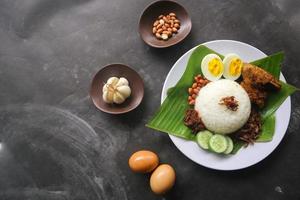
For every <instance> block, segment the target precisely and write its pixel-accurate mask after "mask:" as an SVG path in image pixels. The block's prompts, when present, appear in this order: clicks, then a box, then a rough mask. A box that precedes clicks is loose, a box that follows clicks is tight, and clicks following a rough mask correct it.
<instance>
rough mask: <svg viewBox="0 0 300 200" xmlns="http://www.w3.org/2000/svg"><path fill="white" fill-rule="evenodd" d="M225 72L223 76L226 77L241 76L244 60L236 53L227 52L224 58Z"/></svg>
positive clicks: (232, 78) (231, 78)
mask: <svg viewBox="0 0 300 200" xmlns="http://www.w3.org/2000/svg"><path fill="white" fill-rule="evenodd" d="M223 63H224V73H223V76H224V77H225V78H226V79H230V80H233V81H234V80H236V79H238V78H239V77H240V76H241V73H242V67H243V61H242V59H241V58H240V57H239V56H238V55H237V54H234V53H230V54H227V55H226V56H225V57H224V59H223Z"/></svg>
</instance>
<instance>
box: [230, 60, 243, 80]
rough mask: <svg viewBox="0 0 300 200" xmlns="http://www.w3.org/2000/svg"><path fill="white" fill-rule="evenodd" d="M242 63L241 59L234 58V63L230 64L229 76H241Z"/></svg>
mask: <svg viewBox="0 0 300 200" xmlns="http://www.w3.org/2000/svg"><path fill="white" fill-rule="evenodd" d="M242 65H243V63H242V61H241V59H239V58H234V59H232V61H231V62H230V65H229V74H230V75H231V76H237V75H239V74H241V71H242Z"/></svg>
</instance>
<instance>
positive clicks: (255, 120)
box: [234, 109, 262, 146]
mask: <svg viewBox="0 0 300 200" xmlns="http://www.w3.org/2000/svg"><path fill="white" fill-rule="evenodd" d="M261 127H262V122H261V117H260V114H259V112H258V111H257V110H256V109H252V110H251V113H250V117H249V119H248V121H247V122H246V124H245V125H244V126H243V127H242V128H241V129H240V130H238V131H237V132H236V133H235V134H234V135H235V137H236V138H237V139H239V140H242V141H244V142H245V145H246V146H247V145H248V144H254V142H255V140H256V139H257V138H258V137H259V134H260V131H261Z"/></svg>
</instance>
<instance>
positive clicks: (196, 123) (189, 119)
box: [183, 109, 205, 134]
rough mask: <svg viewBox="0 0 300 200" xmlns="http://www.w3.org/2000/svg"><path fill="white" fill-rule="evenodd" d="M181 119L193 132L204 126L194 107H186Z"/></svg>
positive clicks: (202, 128)
mask: <svg viewBox="0 0 300 200" xmlns="http://www.w3.org/2000/svg"><path fill="white" fill-rule="evenodd" d="M183 121H184V124H185V125H186V126H187V127H189V128H190V129H191V130H192V132H193V133H194V134H196V133H198V132H199V131H201V130H204V129H205V126H204V124H203V122H202V120H201V118H200V117H199V114H198V112H197V111H196V110H194V109H188V110H187V111H186V112H185V116H184V119H183Z"/></svg>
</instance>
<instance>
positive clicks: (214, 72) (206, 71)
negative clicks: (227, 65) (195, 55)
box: [201, 54, 224, 81]
mask: <svg viewBox="0 0 300 200" xmlns="http://www.w3.org/2000/svg"><path fill="white" fill-rule="evenodd" d="M201 70H202V73H203V75H204V76H205V78H207V79H208V80H210V81H216V80H218V79H220V78H221V76H222V74H223V72H224V66H223V62H222V59H221V58H220V56H218V55H217V54H207V55H206V56H205V57H204V58H203V59H202V62H201Z"/></svg>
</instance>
